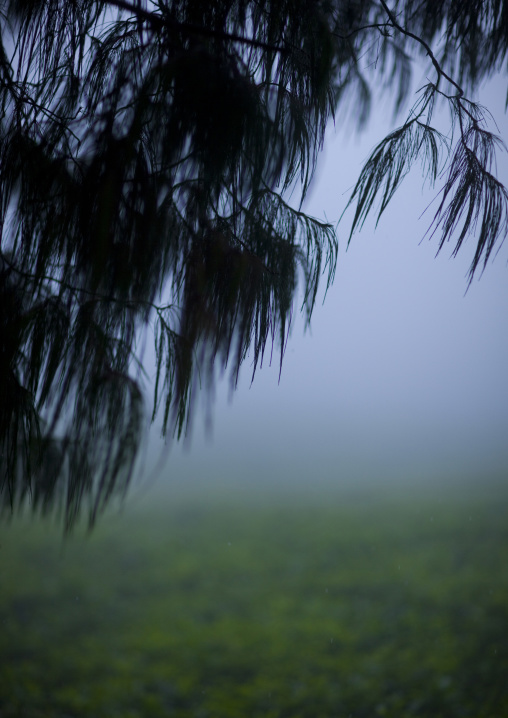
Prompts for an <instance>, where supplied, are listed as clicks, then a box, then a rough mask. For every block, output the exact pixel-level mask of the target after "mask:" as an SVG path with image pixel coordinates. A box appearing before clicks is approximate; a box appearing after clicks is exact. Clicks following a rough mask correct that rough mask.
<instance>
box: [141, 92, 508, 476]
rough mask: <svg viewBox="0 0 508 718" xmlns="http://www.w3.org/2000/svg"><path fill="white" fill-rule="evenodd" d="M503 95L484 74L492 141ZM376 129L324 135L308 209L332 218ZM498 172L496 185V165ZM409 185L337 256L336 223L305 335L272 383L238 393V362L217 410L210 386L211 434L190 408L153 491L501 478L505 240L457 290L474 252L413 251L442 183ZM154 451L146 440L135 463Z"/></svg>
mask: <svg viewBox="0 0 508 718" xmlns="http://www.w3.org/2000/svg"><path fill="white" fill-rule="evenodd" d="M505 97H506V81H503V80H499V79H498V80H494V81H493V82H491V84H490V85H489V87H488V88H487V89H486V90H485V92H484V93H482V95H481V100H482V102H483V103H484V104H486V105H487V106H488V108H489V109H490V110H491V111H492V113H493V115H494V117H495V119H496V121H497V125H498V128H499V132H500V134H501V136H503V137H504V139H505V140H508V130H507V125H506V115H505V114H504V100H505ZM403 119H404V117H402V116H401V118H400V119H399V120H398V121H397V124H399V123H400V122H402V121H403ZM391 127H393V125H391V124H390V122H389V111H388V110H387V109H386V108H385V107H384V106H383V105H382V106H381V109H377V110H376V109H374V110H373V112H372V117H371V121H370V125H369V128H368V130H367V131H366V132H364V133H363V134H362V135H360V136H358V135H357V134H356V133H355V131H354V123H350V124H345V125H344V127H343V128H342V129H339V127H338V126H337V127H336V128H335V129H334V128H333V127H331V128H330V132H329V133H328V140H327V142H326V145H325V150H324V152H323V154H322V156H321V158H320V163H319V165H318V173H317V176H316V180H315V183H314V185H313V187H312V190H311V194H310V197H309V200H308V201H307V203H306V205H305V207H304V208H305V210H306V211H307V212H308V213H309V214H312V215H314V216H315V217H317V218H319V219H324V218H325V217H326V218H327V219H328V220H329V221H331V222H336V221H337V220H338V219H339V217H340V215H341V212H342V210H343V209H344V206H345V204H346V202H347V198H348V196H349V193H350V191H351V189H352V186H353V185H354V183H355V181H356V179H357V177H358V174H359V172H360V169H361V166H362V163H363V162H364V161H365V160H366V158H367V157H368V154H369V152H370V151H371V150H372V149H373V147H374V146H375V144H377V142H378V141H379V140H380V139H382V137H384V136H385V134H387V132H388V131H389V130H390V128H391ZM492 129H494V127H493V126H492ZM498 177H499V179H501V181H503V182H504V184H508V161H507V157H506V155H504V156H501V155H499V162H498ZM422 183H423V180H422V177H421V173H420V169H419V167H417V166H416V167H415V168H414V170H413V172H412V174H411V175H410V176H409V177H408V178H407V179H406V180H405V182H404V184H403V186H402V187H401V188H400V190H399V191H398V193H397V194H396V195H395V197H394V199H393V201H392V204H391V206H390V207H389V209H388V210H387V211H386V213H385V215H384V216H383V218H382V220H381V222H380V224H379V225H378V227H377V229H375V227H374V221H370V222H367V223H366V224H365V226H364V229H363V230H362V232H361V233H358V234H356V235H355V236H354V237H353V240H352V242H351V244H350V246H349V249H348V250H347V251H346V245H347V238H348V229H349V226H350V222H351V219H352V214H351V213H350V214H349V216H346V217H345V218H344V220H343V221H342V223H341V225H340V226H339V243H340V248H339V261H338V266H337V274H336V279H335V283H334V285H333V287H332V288H331V289H330V291H329V292H328V295H327V297H326V301H325V303H324V305H323V306H321V304H320V303H318V304H317V306H316V308H315V311H314V315H313V321H312V326H311V330H310V331H307V332H306V333H305V334H304V332H303V323H302V321H301V319H300V318H299V317H298V318H296V319H295V321H294V325H293V330H292V335H291V337H290V340H289V344H288V349H287V353H286V356H285V360H284V364H283V369H282V376H281V380H280V383H279V382H278V379H279V376H278V360H277V359H274V361H273V365H272V366H271V367H270V366H268V363H267V362H265V365H264V366H263V368H262V369H261V370H260V371H258V373H257V375H256V378H255V380H254V383H253V385H252V386H250V367H249V362H248V361H247V362H246V363H245V365H244V367H243V371H242V373H241V377H240V382H239V386H238V389H237V391H236V392H235V393H234V395H233V396H232V399H231V401H229V394H230V393H229V391H228V381H227V380H225V381H223V382H222V384H220V385H219V387H218V391H217V397H216V401H215V405H214V410H213V427H212V432H211V435H207V433H206V431H205V429H204V413H203V412H202V411H199V410H198V411H197V412H196V416H195V422H194V427H193V431H192V435H191V438H190V440H189V441H188V442H187V445H186V446H172V447H171V449H170V452H169V459H168V462H167V465H166V467H165V469H164V470H163V471H162V472H161V473H162V476H161V478H163V479H164V482H165V483H168V482H172V481H175V480H177V479H178V480H185V481H186V482H187V481H193V480H197V479H202V480H206V481H209V482H210V483H213V482H215V481H220V480H221V479H227V480H228V481H238V482H242V481H245V479H248V480H249V481H258V482H262V483H274V482H280V481H283V482H285V483H286V484H288V485H291V483H294V484H296V483H298V482H304V483H307V484H308V483H314V482H319V480H326V481H327V482H332V483H334V484H340V483H348V482H351V481H352V482H356V483H358V482H362V481H365V480H369V481H378V482H381V481H385V480H386V479H387V478H390V477H392V478H395V479H397V480H403V481H407V482H412V481H415V480H421V479H423V480H425V479H435V478H436V477H437V478H438V479H439V478H441V477H442V478H443V479H444V478H447V477H452V478H456V477H460V476H467V477H469V478H475V477H478V479H481V478H483V477H489V476H490V475H492V474H494V473H497V474H498V475H503V473H504V474H506V475H507V476H508V436H507V434H508V431H507V429H508V338H507V332H506V323H507V317H506V315H507V305H508V281H507V279H508V267H507V259H508V243H506V244H505V245H504V246H503V247H501V250H500V251H499V254H498V256H497V258H496V259H495V260H494V261H493V262H491V263H490V265H489V266H488V268H487V270H486V271H485V273H484V274H483V276H482V277H481V279H480V278H475V280H474V281H473V283H472V285H471V287H470V288H469V290H468V291H467V293H466V289H467V277H466V275H467V271H468V267H469V264H470V262H471V258H472V256H473V251H474V247H475V242H474V240H473V239H472V238H471V239H470V240H469V243H468V245H467V246H466V247H465V248H464V249H463V251H462V252H461V253H459V255H458V257H457V258H455V259H450V256H451V251H452V245H450V246H449V247H445V248H444V249H443V251H442V252H441V254H440V255H439V256H438V257H437V258H435V254H436V250H437V246H438V237H434V238H433V239H432V240H430V241H429V239H428V238H426V239H423V241H421V240H422V238H423V236H424V235H425V232H426V230H427V228H428V227H429V225H430V222H431V219H432V214H431V212H432V207H430V209H428V210H427V212H426V213H425V214H424V215H423V217H421V214H422V212H423V211H424V210H425V208H426V207H427V206H428V204H429V202H431V200H432V199H433V198H434V197H435V196H436V195H437V192H438V189H439V187H440V186H442V183H438V184H437V185H436V188H435V189H434V190H429V189H428V188H427V191H426V192H423V193H422ZM154 433H155V434H157V431H156V430H155V431H154ZM161 446H162V444H161V443H158V442H156V441H153V442H151V447H150V451H149V454H148V455H147V457H146V461H147V464H150V465H151V463H152V462H151V459H152V457H153V455H154V447H159V448H160V447H161Z"/></svg>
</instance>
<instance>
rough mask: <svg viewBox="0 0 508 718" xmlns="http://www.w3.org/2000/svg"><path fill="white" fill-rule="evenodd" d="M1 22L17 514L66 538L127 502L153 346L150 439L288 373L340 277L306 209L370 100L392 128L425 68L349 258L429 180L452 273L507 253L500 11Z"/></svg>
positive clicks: (469, 6) (376, 8)
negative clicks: (287, 350) (443, 115)
mask: <svg viewBox="0 0 508 718" xmlns="http://www.w3.org/2000/svg"><path fill="white" fill-rule="evenodd" d="M0 22H1V27H2V34H1V44H0V113H1V114H0V203H1V207H0V232H1V234H0V337H1V345H0V397H1V399H0V453H1V459H0V461H1V464H0V471H1V474H0V498H1V501H2V502H3V504H4V507H6V508H7V509H8V510H12V509H13V508H15V507H17V506H19V505H21V504H23V502H25V501H26V500H27V499H28V500H29V501H30V502H31V505H32V507H33V508H34V509H42V510H49V509H53V508H59V509H60V510H61V512H62V515H63V518H64V522H65V526H66V527H67V528H70V527H71V526H72V524H73V522H74V521H75V520H76V518H77V516H78V515H79V513H80V510H81V509H83V508H85V509H86V511H87V515H88V520H89V521H90V523H93V522H94V520H95V518H96V516H97V515H98V513H99V512H100V511H101V510H102V509H103V508H104V507H105V505H106V504H107V502H108V501H109V500H110V499H111V498H112V497H113V496H117V495H119V494H122V493H123V492H124V491H125V490H126V488H127V486H128V483H129V480H130V477H131V475H132V469H133V465H134V461H135V458H136V455H137V451H138V447H139V442H140V438H141V436H142V433H143V427H144V415H145V414H144V411H145V410H144V404H143V388H144V387H145V385H146V378H145V376H144V368H143V351H142V347H143V341H144V340H146V339H147V337H148V336H150V335H151V333H153V336H154V338H155V355H156V367H155V370H156V381H155V386H154V394H153V397H152V418H155V416H156V414H157V413H158V412H160V413H161V414H162V418H163V427H164V431H165V432H166V433H168V434H173V433H175V434H176V435H177V436H180V435H181V434H182V433H183V432H184V431H185V429H186V426H187V423H188V421H189V417H190V412H191V408H192V400H193V397H194V396H195V393H196V387H197V385H198V382H199V383H201V385H204V388H205V390H206V389H209V388H211V386H212V384H213V381H214V376H215V371H216V368H217V367H219V368H220V367H222V368H224V367H226V365H228V367H229V370H230V371H231V376H232V381H233V382H234V381H235V380H236V377H237V376H238V372H239V369H240V366H241V364H242V362H243V361H244V359H245V358H246V357H247V355H248V354H249V355H250V356H251V358H252V360H253V373H254V372H255V371H256V367H257V366H258V365H259V362H260V361H261V359H262V357H263V354H264V352H265V350H267V348H268V350H269V351H271V349H272V346H273V343H274V342H275V343H276V344H278V346H279V352H280V361H281V362H282V357H283V353H284V347H285V345H286V340H287V336H288V331H289V325H290V317H291V312H292V305H293V301H294V299H295V296H296V291H297V287H298V286H300V287H301V288H302V289H303V296H304V302H303V311H304V313H305V317H306V319H307V321H309V320H310V317H311V314H312V310H313V307H314V302H315V298H316V292H317V289H318V284H319V282H320V280H321V278H322V277H323V276H324V283H325V286H326V287H328V286H329V284H330V283H331V282H332V280H333V276H334V271H335V264H336V259H337V237H336V234H335V228H334V227H332V226H331V225H330V224H328V223H327V222H323V221H320V220H318V219H315V218H313V217H310V216H308V215H307V214H305V212H304V211H303V209H302V202H303V200H304V198H305V195H306V192H307V190H308V188H309V184H310V181H311V179H312V176H313V172H314V169H315V166H316V161H317V157H318V154H319V151H320V149H321V148H322V143H323V137H324V132H325V128H326V127H327V125H328V124H329V122H330V121H332V120H333V118H334V115H335V113H336V112H337V111H342V110H343V108H344V107H345V106H346V105H347V104H348V103H350V104H351V107H353V108H354V116H355V122H356V123H357V125H358V126H359V127H360V128H361V127H362V126H363V125H364V124H365V122H366V120H367V117H368V115H369V113H370V112H371V110H372V111H374V112H375V107H372V105H373V103H375V101H376V99H377V97H378V95H373V93H372V87H373V86H375V87H376V88H377V89H378V90H379V88H382V89H383V91H385V92H387V93H389V95H390V96H391V97H392V98H393V103H394V111H395V116H398V115H400V114H401V112H402V110H403V108H404V107H406V106H407V99H408V93H409V90H410V86H411V78H412V71H413V66H414V64H415V63H416V64H419V65H420V67H421V66H422V63H425V67H426V70H427V76H428V80H427V83H426V84H425V86H424V87H422V88H421V89H420V91H419V93H418V95H417V97H416V102H415V103H414V104H413V106H412V107H411V110H410V111H409V113H408V114H407V116H406V117H405V119H404V120H403V121H402V123H401V124H400V125H399V126H398V127H397V128H396V129H394V131H393V132H392V133H391V134H390V135H389V136H388V137H385V138H384V139H382V140H381V141H380V143H379V145H378V146H377V147H376V148H375V150H374V151H373V153H372V155H371V157H370V158H369V159H368V161H367V162H366V164H365V166H364V168H363V170H362V172H361V175H360V177H359V179H358V183H357V185H356V187H355V188H354V191H353V193H352V196H351V199H350V203H351V204H352V205H353V206H354V207H355V210H354V215H353V222H352V227H351V228H350V237H351V235H352V234H353V233H354V232H355V230H357V229H359V228H360V227H361V225H362V224H363V222H364V220H365V218H366V216H367V215H368V214H370V213H371V212H373V211H376V212H377V214H378V216H380V215H381V214H382V212H383V211H384V209H385V208H386V206H387V204H388V203H389V202H390V200H391V198H392V197H393V194H394V192H395V191H396V189H397V187H398V186H399V185H400V183H401V181H402V179H403V178H404V176H405V175H406V174H407V172H408V171H409V170H410V169H411V167H412V166H413V165H414V164H415V163H416V164H418V163H420V164H421V166H422V167H423V171H424V174H425V176H426V178H427V179H429V180H430V181H431V182H432V183H435V182H436V180H438V188H439V190H440V194H439V202H438V209H437V211H436V213H435V216H434V219H433V222H432V225H431V227H430V233H431V234H435V235H436V238H437V239H436V241H437V247H438V249H440V248H442V247H443V246H444V245H445V243H448V242H452V243H454V244H453V247H454V249H453V251H454V252H455V253H456V252H457V251H458V250H459V249H460V248H461V246H462V245H463V243H464V242H465V240H466V238H467V237H468V236H469V235H472V238H473V241H475V242H476V251H475V254H474V259H473V262H472V265H471V269H470V277H469V278H470V279H471V278H472V277H473V275H474V274H475V272H477V271H478V270H480V271H481V270H482V269H483V268H484V267H485V265H486V263H487V262H488V260H489V258H490V257H491V256H492V254H493V252H494V250H495V249H496V247H497V246H498V245H499V244H500V242H501V241H502V240H503V238H504V236H505V235H506V231H507V217H508V194H507V191H506V189H505V187H504V186H503V185H502V184H501V183H500V182H499V181H498V179H497V178H496V176H495V172H494V169H493V168H494V160H495V151H496V149H498V148H500V147H501V144H502V143H501V140H500V139H499V138H498V137H497V136H496V134H495V133H494V132H493V131H492V127H491V124H492V123H491V124H490V125H489V122H488V119H489V118H488V113H487V111H486V110H485V109H484V108H482V107H481V106H479V105H478V104H476V103H475V102H473V100H472V99H468V98H469V97H473V96H474V93H475V91H476V90H477V88H478V87H479V85H480V83H481V82H482V81H483V80H485V79H486V78H488V77H489V76H490V75H491V74H492V73H494V72H499V71H501V72H504V73H505V74H506V70H507V49H508V3H507V2H505V0H448V1H447V2H441V1H439V2H436V0H392V2H391V4H389V3H387V2H385V0H364V1H361V0H126V1H124V0H109V1H103V2H97V1H95V0H44V1H43V0H4V1H3V2H1V3H0ZM438 104H440V105H441V106H443V105H447V106H448V107H449V109H450V118H451V119H450V126H449V127H447V128H445V129H444V130H443V131H439V130H438V128H437V126H436V125H435V124H434V114H433V113H434V109H435V107H436V106H437V105H438ZM494 129H495V128H494ZM297 195H298V197H297ZM295 197H297V199H295Z"/></svg>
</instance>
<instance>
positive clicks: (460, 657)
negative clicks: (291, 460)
mask: <svg viewBox="0 0 508 718" xmlns="http://www.w3.org/2000/svg"><path fill="white" fill-rule="evenodd" d="M507 518H508V493H507V492H506V491H504V490H501V489H500V488H499V487H498V488H497V489H495V490H494V489H492V490H489V491H485V492H483V493H482V492H481V491H477V492H476V493H471V492H464V491H462V490H461V489H460V488H456V489H455V490H450V491H449V492H448V493H446V494H445V493H443V492H438V491H432V490H429V491H427V492H420V493H414V494H413V495H412V496H411V495H409V494H408V495H401V494H400V492H397V491H392V493H387V494H386V495H382V494H381V492H379V491H378V492H377V493H376V495H375V496H374V497H372V496H370V497H369V495H368V492H367V494H365V495H364V494H362V493H360V492H359V493H357V494H354V493H351V494H347V492H344V493H343V494H341V493H340V492H336V493H333V492H329V493H326V492H322V493H319V492H316V494H311V493H310V492H309V494H308V495H305V494H302V495H301V496H300V498H299V499H298V498H295V499H294V500H293V501H291V502H288V501H287V499H286V498H285V497H284V496H277V495H276V494H275V493H274V494H271V495H269V496H268V498H266V499H265V500H262V499H261V498H260V495H254V494H253V495H252V496H249V495H248V494H245V493H244V494H243V495H240V494H238V495H235V494H234V493H233V494H231V493H226V492H223V493H220V492H216V493H215V494H210V495H208V494H207V493H206V492H204V493H202V494H198V495H197V496H196V495H195V496H190V495H189V496H186V495H185V492H183V493H180V494H178V495H175V496H174V497H173V499H172V500H171V501H167V500H165V501H162V500H161V501H160V502H152V505H149V503H148V502H147V501H145V500H140V501H139V502H136V501H135V500H132V501H131V502H128V504H127V507H126V509H125V510H124V512H123V513H121V514H113V515H111V516H109V517H106V518H104V519H103V520H102V522H101V523H100V524H99V526H98V528H97V529H96V530H95V531H94V532H93V533H92V534H91V536H84V535H83V532H81V533H80V532H79V531H78V532H77V533H76V535H73V536H72V537H71V538H70V539H66V540H65V541H62V537H61V535H60V533H59V529H58V528H56V527H54V526H51V525H49V524H48V522H47V521H30V520H28V519H23V520H20V519H18V520H15V521H14V522H13V523H12V525H6V524H5V523H4V524H3V525H2V527H1V529H0V535H1V538H0V543H1V547H0V716H1V718H81V717H85V716H86V717H87V718H102V717H104V718H115V717H118V718H120V717H121V718H141V717H143V718H144V717H145V716H148V717H152V716H153V717H159V716H160V717H162V716H164V717H166V716H174V717H179V718H183V717H184V716H196V718H206V717H210V718H230V717H231V718H239V717H242V716H247V717H251V716H252V717H257V716H266V717H270V718H282V717H284V718H285V717H287V718H320V717H323V718H324V717H325V716H326V717H332V716H333V717H337V718H348V717H349V716H351V717H354V718H372V717H375V716H389V717H390V718H392V717H393V718H404V717H405V716H428V717H429V718H430V717H431V716H432V718H439V717H442V718H454V717H455V716H456V717H457V718H458V717H459V716H460V717H469V716H471V718H487V717H488V718H506V717H508V521H507Z"/></svg>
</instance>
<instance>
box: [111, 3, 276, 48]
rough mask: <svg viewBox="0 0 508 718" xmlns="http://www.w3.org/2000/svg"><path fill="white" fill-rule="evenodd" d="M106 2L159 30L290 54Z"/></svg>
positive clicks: (238, 37) (235, 35)
mask: <svg viewBox="0 0 508 718" xmlns="http://www.w3.org/2000/svg"><path fill="white" fill-rule="evenodd" d="M106 2H107V3H108V5H112V6H114V7H116V8H118V9H119V10H126V11H127V12H131V13H132V14H133V15H136V17H137V18H138V19H139V20H140V21H142V22H146V23H147V24H149V25H151V26H152V27H153V28H154V29H157V30H161V29H164V28H166V27H171V28H174V29H175V30H181V31H183V32H185V33H188V34H190V35H202V36H203V37H212V38H216V39H218V40H228V41H230V42H241V43H242V44H244V45H249V46H250V47H256V48H259V49H260V50H268V51H270V52H276V53H280V54H285V53H287V52H288V50H287V49H286V48H283V47H278V46H277V45H271V44H270V43H267V42H262V41H261V40H254V39H253V38H250V37H245V36H243V35H237V34H236V33H228V32H221V31H218V30H213V29H211V28H208V27H203V26H202V25H194V24H193V23H189V22H177V21H176V20H171V19H170V18H168V17H164V16H162V15H160V14H157V13H155V12H150V11H149V10H145V9H144V8H142V7H140V6H137V5H132V4H131V3H128V2H125V0H106Z"/></svg>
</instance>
